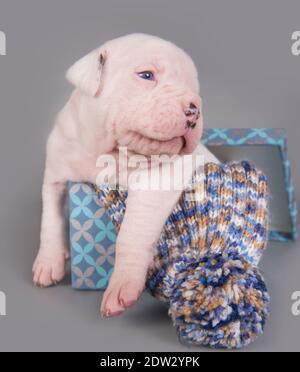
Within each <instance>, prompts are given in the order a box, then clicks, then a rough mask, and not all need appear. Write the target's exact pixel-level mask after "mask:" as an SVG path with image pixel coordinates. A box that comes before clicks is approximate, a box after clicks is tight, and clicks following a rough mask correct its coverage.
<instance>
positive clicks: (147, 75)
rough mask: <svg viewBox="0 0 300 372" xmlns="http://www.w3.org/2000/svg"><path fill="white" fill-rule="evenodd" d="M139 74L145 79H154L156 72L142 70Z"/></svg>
mask: <svg viewBox="0 0 300 372" xmlns="http://www.w3.org/2000/svg"><path fill="white" fill-rule="evenodd" d="M138 76H139V77H140V78H141V79H144V80H154V79H155V78H154V74H153V72H152V71H142V72H139V73H138Z"/></svg>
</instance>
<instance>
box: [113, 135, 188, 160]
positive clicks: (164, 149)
mask: <svg viewBox="0 0 300 372" xmlns="http://www.w3.org/2000/svg"><path fill="white" fill-rule="evenodd" d="M118 147H127V148H128V150H130V151H133V152H135V153H138V154H141V155H160V154H169V155H176V154H179V153H181V152H182V151H183V150H184V149H185V147H186V139H185V137H184V136H177V137H172V138H170V139H158V138H154V137H149V136H145V135H143V134H141V133H139V132H136V131H131V132H128V133H127V134H126V135H125V136H124V138H122V140H120V141H118Z"/></svg>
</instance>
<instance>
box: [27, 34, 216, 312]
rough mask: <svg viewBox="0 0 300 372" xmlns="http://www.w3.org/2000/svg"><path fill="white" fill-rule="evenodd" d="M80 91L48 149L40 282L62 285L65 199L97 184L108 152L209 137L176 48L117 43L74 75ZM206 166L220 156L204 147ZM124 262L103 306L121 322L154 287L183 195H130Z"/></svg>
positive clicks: (190, 73)
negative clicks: (154, 263)
mask: <svg viewBox="0 0 300 372" xmlns="http://www.w3.org/2000/svg"><path fill="white" fill-rule="evenodd" d="M67 78H68V80H69V81H70V82H71V83H72V84H73V85H74V86H75V90H74V92H73V93H72V95H71V98H70V100H69V101H68V102H67V104H66V106H65V107H64V108H63V110H62V111H61V112H60V113H59V115H58V117H57V120H56V123H55V126H54V129H53V131H52V133H51V134H50V136H49V140H48V144H47V157H46V168H45V176H44V184H43V192H42V194H43V214H42V226H41V243H40V250H39V253H38V256H37V258H36V260H35V263H34V265H33V280H34V283H36V284H37V285H40V286H42V287H47V286H50V285H52V284H56V283H57V282H59V281H60V280H61V279H62V278H63V276H64V272H65V261H66V259H68V257H69V250H68V241H67V237H66V233H65V221H66V219H65V215H64V208H63V206H64V201H65V198H66V185H67V181H68V180H73V181H90V182H95V180H96V177H97V175H98V173H99V169H98V168H97V167H96V161H97V158H98V157H99V155H101V154H109V153H112V154H116V152H117V151H118V149H119V147H120V146H122V147H124V146H125V147H127V148H128V150H130V151H131V152H134V153H138V154H144V155H146V156H149V155H152V154H187V153H192V152H193V151H195V149H196V147H197V145H198V143H199V139H200V137H201V133H202V111H201V100H200V97H199V84H198V78H197V71H196V68H195V66H194V64H193V62H192V60H191V59H190V57H189V56H188V55H187V54H186V53H185V52H184V51H183V50H181V49H179V48H178V47H176V46H175V45H174V44H172V43H170V42H167V41H165V40H161V39H159V38H157V37H154V36H149V35H144V34H133V35H128V36H125V37H121V38H118V39H115V40H112V41H109V42H107V43H106V44H104V45H103V46H101V47H100V48H98V49H96V50H94V51H93V52H91V53H90V54H88V55H87V56H85V57H83V58H82V59H80V60H79V61H78V62H76V63H75V64H74V65H73V66H72V67H71V68H70V69H69V71H68V72H67ZM197 151H198V152H199V151H200V153H202V154H203V155H205V156H206V159H205V160H206V161H215V160H216V159H215V158H214V157H213V156H212V155H211V154H210V153H209V152H208V151H207V150H206V149H205V148H204V147H201V146H200V147H198V150H197ZM128 192H129V195H128V200H127V209H126V214H125V218H124V221H123V224H122V227H121V230H120V233H119V235H118V238H117V243H116V264H115V270H114V273H113V275H112V278H111V280H110V283H109V287H108V288H107V290H106V292H105V294H104V297H103V300H102V306H101V312H102V314H104V315H106V316H113V315H117V314H120V313H121V312H122V311H124V309H125V308H127V307H129V306H131V305H132V304H133V303H134V302H135V301H136V300H137V299H138V297H139V295H140V293H141V292H142V290H143V288H144V284H145V277H146V273H147V269H148V267H149V265H150V264H151V260H152V248H153V246H154V245H155V242H156V241H157V239H158V237H159V234H160V231H161V229H162V227H163V224H164V222H165V220H166V218H167V217H168V215H169V213H170V212H171V210H172V208H173V206H174V204H175V203H176V201H177V200H178V198H179V196H180V192H179V191H178V190H177V191H174V190H171V191H169V192H168V191H151V190H148V191H141V190H140V191H137V190H131V189H130V188H129V190H128Z"/></svg>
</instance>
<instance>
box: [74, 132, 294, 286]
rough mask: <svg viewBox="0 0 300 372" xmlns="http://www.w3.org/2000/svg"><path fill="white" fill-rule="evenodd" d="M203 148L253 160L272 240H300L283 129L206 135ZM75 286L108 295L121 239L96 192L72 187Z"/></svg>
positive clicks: (227, 158)
mask: <svg viewBox="0 0 300 372" xmlns="http://www.w3.org/2000/svg"><path fill="white" fill-rule="evenodd" d="M202 142H203V143H204V144H205V145H206V146H207V147H208V148H209V149H210V150H211V151H212V152H213V153H214V154H215V155H216V156H217V157H218V158H219V159H220V160H221V161H224V162H225V161H232V160H241V159H245V158H246V159H249V160H251V161H253V162H254V163H255V164H257V166H258V167H260V168H261V169H263V170H264V172H265V173H266V174H267V176H268V178H269V182H270V189H271V198H270V216H271V229H270V230H271V231H270V239H272V240H277V241H289V240H294V239H296V237H297V235H298V234H297V233H298V232H297V205H296V202H295V199H294V188H293V184H292V178H291V166H290V162H289V160H288V153H287V142H286V135H285V131H284V130H282V129H206V130H205V131H204V135H203V139H202ZM69 220H70V247H71V268H72V286H73V288H76V289H89V290H93V289H105V288H106V286H107V283H108V280H109V277H110V275H111V273H112V270H113V266H114V251H115V241H116V233H115V230H114V227H113V225H112V223H111V221H110V218H109V216H108V215H107V214H106V212H105V210H104V208H103V207H102V206H101V204H100V203H99V200H98V199H97V194H96V193H95V191H94V189H93V186H92V185H90V184H86V183H72V182H70V183H69Z"/></svg>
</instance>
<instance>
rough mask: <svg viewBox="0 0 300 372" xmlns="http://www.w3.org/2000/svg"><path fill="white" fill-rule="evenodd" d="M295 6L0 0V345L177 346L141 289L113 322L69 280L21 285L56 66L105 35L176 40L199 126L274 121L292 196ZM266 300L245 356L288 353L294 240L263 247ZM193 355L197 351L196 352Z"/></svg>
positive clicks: (36, 214)
mask: <svg viewBox="0 0 300 372" xmlns="http://www.w3.org/2000/svg"><path fill="white" fill-rule="evenodd" d="M299 15H300V3H299V1H296V0H295V1H291V0H290V1H284V2H283V1H274V0H268V1H267V0H264V1H254V0H252V1H240V0H236V1H233V0H230V1H228V0H227V1H214V0H209V1H208V0H207V1H199V0H198V1H196V0H195V1H192V0H186V1H181V0H172V1H171V0H169V1H157V0H151V1H144V0H128V1H125V0H119V1H116V0H110V1H105V2H104V1H99V0H97V1H96V0H95V1H92V0H87V1H79V0H76V1H75V0H72V1H71V0H69V1H66V0H64V1H54V0H52V1H45V0H44V1H42V0H36V1H34V0H27V1H16V0H7V1H5V0H0V30H2V31H5V33H6V36H7V56H5V57H3V56H0V115H1V116H0V123H1V133H0V136H1V137H0V140H1V143H0V169H1V184H0V187H1V192H0V221H1V223H0V290H2V291H5V292H6V294H7V313H8V315H7V316H6V317H0V350H2V351H3V350H20V351H25V350H45V351H52V350H70V351H75V350H78V351H84V350H87V351H88V350H90V351H128V350H131V351H153V350H154V351H179V350H187V349H186V348H185V347H184V346H181V345H180V344H179V343H178V342H177V340H176V337H175V331H174V329H172V326H171V324H170V321H169V320H168V317H167V314H166V310H165V308H164V307H163V306H161V305H160V304H159V303H158V302H156V301H155V300H153V299H151V298H150V297H148V296H146V295H145V296H144V297H143V298H142V299H141V301H140V302H139V304H138V305H137V306H136V307H135V309H134V310H132V311H131V312H128V313H127V314H126V315H125V316H123V317H121V318H118V319H109V320H102V319H100V318H99V317H98V313H97V310H98V304H99V301H100V297H101V294H100V293H97V292H93V293H82V292H74V291H73V290H71V288H70V285H69V280H68V279H67V280H66V281H65V283H63V284H62V285H60V286H59V287H57V288H51V289H47V290H39V289H36V288H34V287H33V286H32V283H31V264H32V261H33V259H34V256H35V254H36V251H37V249H38V241H39V225H40V211H41V198H40V190H41V184H42V176H43V165H44V157H45V151H44V148H45V141H46V137H47V134H48V133H49V131H50V128H51V125H52V122H53V119H54V116H55V114H56V112H57V111H58V110H59V109H60V108H61V107H62V105H63V104H64V102H65V100H66V99H67V97H68V95H69V93H70V91H71V87H70V86H68V84H67V83H66V82H65V81H64V72H65V70H66V69H67V68H68V67H69V65H70V64H71V63H73V62H74V61H75V60H76V59H78V58H79V57H81V56H82V55H84V54H85V53H86V52H88V51H90V50H91V49H93V48H94V47H96V46H98V45H100V44H101V43H102V42H103V41H105V40H107V39H111V38H114V37H116V36H120V35H123V34H127V33H131V32H146V33H152V34H156V35H159V36H161V37H164V38H167V39H170V40H172V41H173V42H175V43H177V44H179V45H180V46H182V47H184V48H185V49H186V50H187V52H189V53H190V54H191V56H192V57H193V58H194V60H195V62H196V64H197V67H198V69H199V74H200V80H201V84H202V96H203V99H204V107H205V124H206V126H207V127H284V128H286V130H287V134H288V140H289V152H290V158H291V161H292V167H293V176H294V181H295V185H296V192H297V197H298V199H299V186H300V173H299V167H297V161H298V159H299V155H300V149H299V134H300V129H299V128H300V123H299V115H300V105H299V103H300V102H299V90H300V57H295V56H292V54H291V51H290V48H291V40H290V39H291V34H292V32H293V31H295V30H299V29H300V16H299ZM261 266H262V268H263V271H264V274H265V279H266V281H267V283H268V285H269V290H270V293H271V296H272V315H271V318H270V320H269V322H268V324H267V328H266V331H265V334H264V335H263V336H262V337H261V338H260V339H259V340H258V341H257V342H256V343H254V344H252V345H251V346H250V347H249V348H248V349H247V350H249V351H254V350H258V351H263V350H269V351H284V350H286V351H287V350H288V351H293V350H294V351H299V350H300V317H298V318H297V317H294V316H293V315H292V314H291V310H290V308H291V300H290V297H291V294H292V292H293V291H296V290H300V271H299V266H300V247H299V243H292V244H270V246H269V250H268V252H267V254H266V255H265V257H264V260H263V262H262V265H261ZM200 350H201V349H200Z"/></svg>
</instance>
